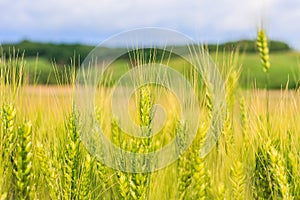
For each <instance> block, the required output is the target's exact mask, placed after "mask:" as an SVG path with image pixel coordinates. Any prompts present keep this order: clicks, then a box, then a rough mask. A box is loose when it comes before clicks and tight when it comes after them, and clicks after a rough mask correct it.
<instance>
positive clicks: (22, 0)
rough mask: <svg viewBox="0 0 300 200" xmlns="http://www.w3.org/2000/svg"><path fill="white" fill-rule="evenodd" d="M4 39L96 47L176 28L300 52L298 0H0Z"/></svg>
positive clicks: (0, 39) (205, 38)
mask: <svg viewBox="0 0 300 200" xmlns="http://www.w3.org/2000/svg"><path fill="white" fill-rule="evenodd" d="M0 16H1V18H0V43H10V42H18V41H21V40H24V39H27V40H33V41H39V42H56V43H84V44H93V45H97V44H99V43H101V42H102V41H103V40H105V39H107V38H109V37H111V36H112V35H115V34H118V33H119V32H122V31H127V30H130V29H134V28H143V27H161V28H168V29H174V30H176V31H179V32H181V33H183V34H186V35H187V36H189V37H191V38H192V39H194V40H196V41H200V42H203V43H222V42H226V41H233V40H238V39H254V38H255V37H256V32H257V30H258V28H259V27H260V24H263V26H264V27H265V29H266V31H267V34H268V36H269V38H271V39H276V40H281V41H284V42H287V43H288V44H289V45H290V46H291V47H292V48H294V49H297V50H300V34H299V33H300V25H299V21H300V1H299V0H147V1H146V0H13V1H12V0H0Z"/></svg>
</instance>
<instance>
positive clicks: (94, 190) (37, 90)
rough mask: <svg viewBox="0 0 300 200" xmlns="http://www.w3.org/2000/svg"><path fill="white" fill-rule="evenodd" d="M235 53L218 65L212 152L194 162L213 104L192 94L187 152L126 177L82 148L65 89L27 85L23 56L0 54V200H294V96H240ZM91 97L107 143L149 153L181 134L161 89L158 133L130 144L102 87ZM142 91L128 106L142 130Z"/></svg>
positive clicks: (299, 174) (297, 183) (298, 100)
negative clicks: (221, 98) (221, 99)
mask: <svg viewBox="0 0 300 200" xmlns="http://www.w3.org/2000/svg"><path fill="white" fill-rule="evenodd" d="M264 40H266V38H264V35H263V33H262V32H260V33H259V36H258V43H259V44H258V47H259V48H260V49H259V52H260V55H261V57H262V70H264V72H265V73H266V77H267V78H270V79H271V78H276V77H268V76H267V72H268V69H269V68H270V67H272V66H271V65H270V63H269V61H268V51H267V50H266V48H267V47H266V44H265V43H266V42H265V41H264ZM236 57H237V55H235V54H233V55H232V56H229V57H228V58H226V59H223V60H224V63H223V64H222V65H223V67H222V68H221V69H222V70H221V71H222V74H223V78H224V80H225V88H226V104H227V106H226V118H225V120H224V121H223V126H222V130H221V133H220V136H219V140H218V142H217V144H216V145H215V147H214V148H213V149H212V151H211V152H209V154H208V155H206V156H205V157H202V156H201V147H202V145H203V142H204V139H205V136H206V134H207V131H208V129H209V125H210V123H211V120H212V119H211V117H212V116H211V111H212V108H211V107H212V104H211V101H212V99H211V98H210V94H209V92H207V91H206V89H205V88H202V90H203V91H198V95H199V99H200V105H199V106H200V108H201V109H200V110H201V111H200V112H201V113H199V114H200V115H201V117H200V121H199V122H198V124H199V126H198V130H197V135H196V137H195V139H194V140H193V143H192V144H191V146H190V147H189V148H188V150H187V151H186V152H184V153H183V155H182V156H180V158H179V159H177V160H176V161H175V162H173V163H171V164H170V165H168V166H167V167H165V168H162V169H159V170H155V171H153V172H147V173H130V172H123V171H120V170H116V169H113V168H110V167H108V166H106V165H105V164H103V163H102V162H100V161H99V160H97V159H96V158H95V157H94V156H93V154H90V153H89V151H88V150H87V149H86V147H85V146H84V144H83V143H82V141H81V139H80V138H81V136H80V129H79V128H78V126H77V120H78V118H79V116H78V115H79V114H78V113H77V112H76V110H74V101H73V100H74V99H73V92H74V87H72V84H71V85H69V86H66V85H58V86H51V87H50V86H38V85H27V84H26V74H25V72H22V68H23V67H24V65H26V61H25V58H23V57H22V56H19V57H18V56H11V57H10V58H6V57H4V56H2V57H1V59H0V68H1V71H0V94H1V98H0V107H1V109H0V110H1V111H0V116H1V127H0V138H1V139H0V200H4V199H128V200H131V199H153V200H157V199H159V200H163V199H166V200H169V199H300V154H299V149H300V135H299V132H300V125H299V121H300V106H299V105H300V93H299V91H294V90H288V89H282V90H277V91H270V90H268V89H266V90H258V89H255V88H253V89H249V90H243V89H242V88H241V87H240V86H239V81H238V79H239V72H240V67H241V66H236V65H235V58H236ZM196 81H197V80H196ZM98 92H99V93H98V95H99V96H98V97H99V99H100V100H99V102H98V105H97V106H98V107H97V108H96V109H95V110H96V114H97V119H98V120H99V121H100V122H101V123H102V124H105V132H106V133H107V137H108V138H109V139H110V140H111V141H113V143H114V144H116V145H118V146H120V147H122V148H124V149H126V150H128V151H131V152H137V153H144V152H151V151H154V150H155V149H159V148H161V147H163V146H164V145H166V144H168V143H169V142H170V141H171V139H172V138H174V136H175V135H181V134H184V132H185V128H184V125H183V124H182V123H180V122H179V121H178V118H177V114H178V112H179V111H178V110H177V106H176V105H177V104H178V102H176V99H175V98H174V97H172V94H170V93H165V94H164V95H162V96H161V97H160V101H161V104H162V105H164V106H165V107H166V110H167V111H168V120H166V122H165V127H163V129H162V130H161V131H160V132H159V133H160V134H161V135H157V136H154V137H151V138H150V139H149V138H147V139H136V138H134V137H130V136H124V133H123V131H122V130H121V129H120V128H119V127H118V123H117V119H115V118H114V117H113V116H112V115H111V111H110V110H109V109H107V107H109V106H107V105H109V98H108V95H109V94H110V89H109V88H104V89H103V91H102V90H99V91H98ZM151 94H152V88H151V87H144V88H141V89H140V90H139V91H138V98H136V101H134V99H133V101H132V105H130V106H131V107H130V108H129V110H132V112H130V113H132V116H133V118H134V116H135V118H134V119H135V120H136V121H137V123H139V124H142V125H143V126H145V127H149V126H150V124H151V120H152V113H151V112H152V111H151V107H152V106H153V101H152V99H151V98H152V96H151ZM174 105H175V106H174ZM179 138H180V137H179ZM179 142H180V141H179ZM179 150H180V149H179ZM112 156H113V155H112Z"/></svg>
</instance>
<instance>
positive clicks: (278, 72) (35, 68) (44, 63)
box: [26, 51, 300, 89]
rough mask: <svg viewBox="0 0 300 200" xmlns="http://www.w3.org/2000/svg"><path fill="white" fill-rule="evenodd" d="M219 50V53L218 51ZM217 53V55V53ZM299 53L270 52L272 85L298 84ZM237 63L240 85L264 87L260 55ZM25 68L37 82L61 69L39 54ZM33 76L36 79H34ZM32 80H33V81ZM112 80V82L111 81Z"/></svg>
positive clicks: (120, 65)
mask: <svg viewBox="0 0 300 200" xmlns="http://www.w3.org/2000/svg"><path fill="white" fill-rule="evenodd" d="M219 54H220V53H219ZM225 54H226V56H223V55H218V56H217V55H216V53H212V54H211V57H212V58H213V59H214V60H215V62H216V63H223V62H224V61H223V59H222V58H224V57H225V58H228V57H230V53H225ZM216 56H217V57H216ZM299 57H300V54H299V53H298V52H293V51H286V52H275V53H272V52H271V54H270V62H271V65H272V68H270V71H269V73H270V76H271V77H276V78H273V79H272V80H270V88H271V89H281V88H285V86H286V84H287V83H288V84H289V88H297V87H298V86H299V84H300V76H299V71H300V67H299ZM237 62H238V64H239V65H241V66H243V67H242V68H241V76H240V80H239V81H240V85H241V87H243V88H253V87H254V86H255V87H256V88H264V87H265V76H264V72H263V70H262V69H261V67H260V58H259V55H257V54H255V53H242V54H241V55H240V58H239V59H238V61H237ZM26 63H27V64H26V70H28V72H29V74H30V78H29V79H30V80H31V82H32V83H33V82H36V83H38V84H57V80H56V77H55V74H56V72H55V71H56V69H58V70H62V71H63V69H62V67H56V68H55V67H53V65H52V64H51V62H50V61H48V60H46V59H44V58H40V59H38V65H37V60H36V59H35V58H34V59H33V58H28V59H26ZM169 64H170V66H172V67H174V69H176V70H178V71H180V72H183V71H185V70H186V68H187V67H183V66H186V65H187V64H186V63H184V61H182V60H181V59H179V58H178V59H172V60H171V61H170V63H169ZM124 65H128V66H129V63H126V62H125V61H124V60H118V61H116V62H115V63H114V64H113V65H112V66H111V67H110V68H111V69H110V71H109V72H111V71H112V70H113V71H114V77H113V78H112V80H114V79H116V80H117V79H118V77H120V76H121V75H122V74H123V73H124V72H125V71H126V68H124ZM34 77H35V79H34ZM34 80H35V81H34ZM111 84H112V83H111Z"/></svg>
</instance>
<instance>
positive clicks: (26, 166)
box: [14, 122, 33, 199]
mask: <svg viewBox="0 0 300 200" xmlns="http://www.w3.org/2000/svg"><path fill="white" fill-rule="evenodd" d="M31 128H32V125H31V123H30V122H28V123H25V124H23V125H22V127H20V128H19V130H18V142H17V149H16V153H15V156H14V164H15V168H14V175H15V178H16V189H17V192H16V193H17V194H16V195H17V198H18V199H31V198H32V195H33V194H32V193H31V191H32V189H33V188H32V182H31V181H32V179H33V174H32V158H33V157H32V156H33V150H32V142H31Z"/></svg>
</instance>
